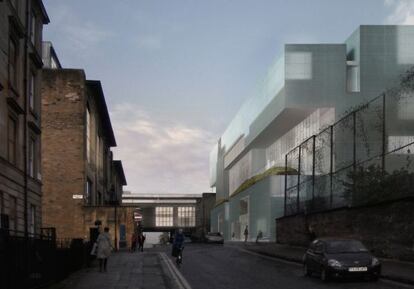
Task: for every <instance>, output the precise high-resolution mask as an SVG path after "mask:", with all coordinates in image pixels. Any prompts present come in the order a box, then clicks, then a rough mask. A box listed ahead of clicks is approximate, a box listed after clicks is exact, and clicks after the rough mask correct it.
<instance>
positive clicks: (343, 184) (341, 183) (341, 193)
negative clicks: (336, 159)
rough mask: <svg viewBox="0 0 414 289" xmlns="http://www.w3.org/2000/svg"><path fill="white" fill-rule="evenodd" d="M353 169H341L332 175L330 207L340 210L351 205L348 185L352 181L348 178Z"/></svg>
mask: <svg viewBox="0 0 414 289" xmlns="http://www.w3.org/2000/svg"><path fill="white" fill-rule="evenodd" d="M352 171H353V168H352V167H350V168H347V169H343V170H341V171H338V172H335V173H334V174H333V175H332V207H333V208H340V207H344V206H347V205H348V204H351V201H352V199H351V198H352V195H351V194H350V191H349V190H350V185H351V184H352V179H350V178H349V176H350V173H351V172H352Z"/></svg>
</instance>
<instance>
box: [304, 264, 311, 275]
mask: <svg viewBox="0 0 414 289" xmlns="http://www.w3.org/2000/svg"><path fill="white" fill-rule="evenodd" d="M303 275H304V276H305V277H310V276H312V272H311V271H310V270H309V267H308V264H306V263H304V264H303Z"/></svg>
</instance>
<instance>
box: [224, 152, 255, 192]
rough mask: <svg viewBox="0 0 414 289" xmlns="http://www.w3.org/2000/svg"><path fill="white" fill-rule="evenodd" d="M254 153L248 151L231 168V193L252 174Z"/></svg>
mask: <svg viewBox="0 0 414 289" xmlns="http://www.w3.org/2000/svg"><path fill="white" fill-rule="evenodd" d="M251 158H252V154H251V152H248V153H247V154H246V155H245V156H244V157H242V158H241V159H240V160H239V161H238V162H237V163H236V164H235V165H234V166H233V167H232V168H231V169H230V170H229V192H230V195H231V194H232V193H233V192H234V191H235V190H237V188H238V187H239V186H240V185H241V184H242V183H243V182H244V181H246V180H247V179H249V178H250V177H251V176H252V159H251Z"/></svg>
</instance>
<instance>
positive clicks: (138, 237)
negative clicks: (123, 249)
mask: <svg viewBox="0 0 414 289" xmlns="http://www.w3.org/2000/svg"><path fill="white" fill-rule="evenodd" d="M145 239H146V236H145V235H144V234H142V233H141V232H139V233H137V232H135V233H133V234H132V236H131V252H135V251H136V249H137V244H138V251H141V252H144V243H145Z"/></svg>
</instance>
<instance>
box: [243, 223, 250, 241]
mask: <svg viewBox="0 0 414 289" xmlns="http://www.w3.org/2000/svg"><path fill="white" fill-rule="evenodd" d="M248 237H249V227H248V226H246V228H245V229H244V242H247V238H248Z"/></svg>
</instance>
